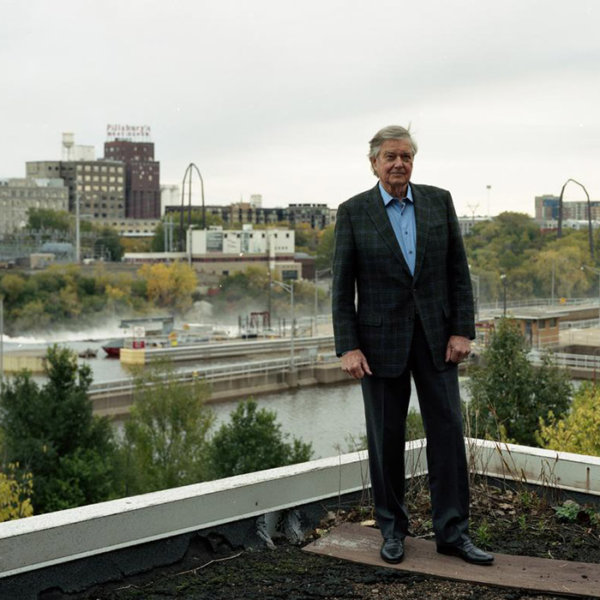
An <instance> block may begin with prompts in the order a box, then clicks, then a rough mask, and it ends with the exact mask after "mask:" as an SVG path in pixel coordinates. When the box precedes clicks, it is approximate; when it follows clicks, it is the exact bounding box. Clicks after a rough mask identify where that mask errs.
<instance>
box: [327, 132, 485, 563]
mask: <svg viewBox="0 0 600 600" xmlns="http://www.w3.org/2000/svg"><path fill="white" fill-rule="evenodd" d="M416 151H417V145H416V143H415V141H414V140H413V139H412V137H411V134H410V132H409V131H408V130H407V129H405V128H404V127H399V126H390V127H385V128H384V129H382V130H381V131H379V132H377V134H376V135H375V137H374V138H373V139H372V140H371V142H370V152H369V159H370V161H371V166H372V168H373V172H374V173H375V175H376V176H377V177H378V179H379V181H378V183H377V185H376V186H375V187H374V188H372V189H371V190H368V191H366V192H363V193H361V194H358V195H357V196H354V197H353V198H350V200H347V201H346V202H344V203H343V204H341V205H340V207H339V209H338V213H337V221H336V229H335V251H334V258H333V325H334V333H335V343H336V352H337V354H338V356H340V357H341V363H342V369H343V370H344V371H346V372H347V373H349V374H350V375H352V376H353V377H355V378H356V379H360V381H361V385H362V392H363V399H364V405H365V416H366V424H367V440H368V447H369V468H370V475H371V484H372V489H373V498H374V502H375V516H376V519H377V524H378V526H379V529H380V531H381V535H382V537H383V544H382V547H381V557H382V558H383V560H385V561H386V562H389V563H399V562H400V561H401V560H402V559H403V557H404V538H405V536H406V535H408V531H409V516H408V512H407V509H406V506H405V503H404V480H405V473H404V445H405V425H406V414H407V411H408V405H409V399H410V392H411V375H412V377H413V379H414V382H415V385H416V389H417V394H418V398H419V405H420V409H421V415H422V417H423V423H424V426H425V431H426V435H427V464H428V469H429V487H430V493H431V504H432V513H433V529H434V532H435V537H436V543H437V550H438V552H440V553H442V554H450V555H454V556H458V557H460V558H462V559H463V560H466V561H468V562H471V563H475V564H483V565H487V564H490V563H491V562H492V561H493V556H492V555H490V554H488V553H486V552H483V551H482V550H480V549H479V548H477V547H475V546H474V545H473V543H472V542H471V540H470V539H469V537H468V535H467V534H468V519H469V482H468V470H467V460H466V454H465V445H464V438H463V428H462V414H461V406H460V396H459V389H458V363H459V362H460V361H462V360H464V359H465V358H466V357H467V356H468V355H469V348H470V340H471V339H473V338H474V336H475V328H474V322H473V294H472V290H471V282H470V277H469V269H468V265H467V261H466V256H465V251H464V247H463V244H462V239H461V235H460V230H459V226H458V222H457V219H456V214H455V212H454V207H453V204H452V198H451V196H450V194H449V193H448V192H447V191H445V190H442V189H439V188H436V187H432V186H426V185H417V184H414V183H411V182H410V178H411V174H412V169H413V160H414V156H415V153H416Z"/></svg>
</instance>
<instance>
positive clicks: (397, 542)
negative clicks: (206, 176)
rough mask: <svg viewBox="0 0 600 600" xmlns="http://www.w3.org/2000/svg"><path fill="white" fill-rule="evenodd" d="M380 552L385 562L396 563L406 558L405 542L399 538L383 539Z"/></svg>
mask: <svg viewBox="0 0 600 600" xmlns="http://www.w3.org/2000/svg"><path fill="white" fill-rule="evenodd" d="M380 554H381V558H383V560H385V562H387V563H390V564H392V565H396V564H398V563H399V562H402V559H403V558H404V543H403V542H402V540H401V539H398V538H389V539H387V540H383V544H381V552H380Z"/></svg>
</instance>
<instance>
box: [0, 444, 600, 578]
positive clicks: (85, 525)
mask: <svg viewBox="0 0 600 600" xmlns="http://www.w3.org/2000/svg"><path fill="white" fill-rule="evenodd" d="M466 444H467V449H468V453H469V456H470V459H471V464H472V466H473V469H474V471H476V472H478V473H481V474H485V475H489V476H493V477H499V478H504V479H512V480H517V481H523V482H527V483H531V484H543V485H548V486H554V487H558V488H561V489H565V490H572V491H577V492H581V493H586V494H592V495H598V496H600V458H597V457H589V456H581V455H577V454H568V453H560V452H554V451H548V450H540V449H536V448H529V447H525V446H516V445H511V444H500V443H494V442H488V441H482V440H473V439H467V440H466ZM406 459H407V460H406V463H407V471H406V472H407V474H410V476H416V475H421V474H424V473H426V472H427V469H426V462H425V442H424V440H418V441H415V442H410V443H408V444H407V448H406ZM368 481H369V476H368V466H367V454H366V452H354V453H351V454H343V455H340V456H336V457H331V458H324V459H319V460H315V461H311V462H307V463H302V464H298V465H292V466H289V467H280V468H277V469H270V470H268V471H260V472H257V473H250V474H247V475H239V476H236V477H230V478H227V479H221V480H217V481H210V482H205V483H199V484H195V485H189V486H184V487H179V488H174V489H170V490H165V491H161V492H153V493H150V494H143V495H140V496H133V497H129V498H123V499H119V500H113V501H110V502H102V503H99V504H94V505H90V506H83V507H80V508H74V509H69V510H63V511H60V512H55V513H49V514H44V515H39V516H33V517H29V518H26V519H20V520H17V521H8V522H6V523H0V578H2V577H7V576H10V575H16V574H20V573H25V572H27V571H33V570H36V569H41V568H43V567H47V566H51V565H57V564H61V563H66V562H69V561H73V560H76V559H79V558H84V557H89V556H94V555H97V554H101V553H105V552H111V551H114V550H118V549H121V548H127V547H131V546H136V545H139V544H143V543H146V542H150V541H154V540H160V539H166V538H170V537H174V536H176V535H179V534H182V533H188V532H193V531H200V530H203V529H208V528H211V527H215V526H218V525H222V524H225V523H232V522H235V521H241V520H242V519H246V518H249V517H255V516H258V515H263V514H268V513H271V512H276V511H280V510H285V509H288V508H294V507H300V506H302V505H306V504H310V503H313V502H316V501H319V500H324V499H328V498H329V499H330V498H336V497H338V496H343V495H345V494H349V493H352V492H357V491H360V490H364V489H366V488H367V487H368V485H369V483H368Z"/></svg>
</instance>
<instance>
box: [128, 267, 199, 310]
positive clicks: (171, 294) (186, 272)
mask: <svg viewBox="0 0 600 600" xmlns="http://www.w3.org/2000/svg"><path fill="white" fill-rule="evenodd" d="M138 274H139V276H140V277H142V278H144V279H145V280H146V286H147V294H148V300H150V301H151V302H154V303H155V304H156V305H157V306H160V307H162V308H172V309H175V310H178V311H184V310H186V309H188V308H189V307H190V306H191V305H192V293H193V292H194V291H195V289H196V286H197V285H198V279H197V277H196V273H195V271H194V269H193V268H192V267H190V266H189V265H187V264H186V263H183V262H174V263H171V264H165V263H155V264H152V265H150V264H145V265H143V266H142V268H141V269H140V270H139V271H138Z"/></svg>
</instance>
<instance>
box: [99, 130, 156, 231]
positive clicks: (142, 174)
mask: <svg viewBox="0 0 600 600" xmlns="http://www.w3.org/2000/svg"><path fill="white" fill-rule="evenodd" d="M104 156H105V158H106V159H108V160H118V161H121V162H122V163H124V165H125V216H126V217H127V218H130V219H159V218H160V214H161V207H160V163H159V162H158V161H156V160H154V143H153V142H146V141H136V140H128V139H120V138H117V139H115V140H113V141H108V142H105V143H104Z"/></svg>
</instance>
